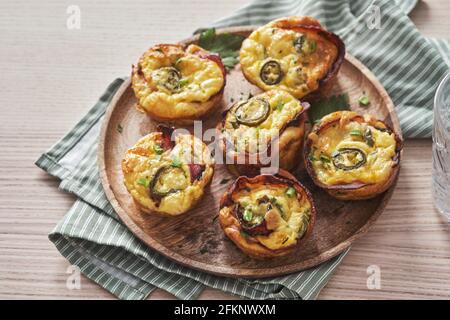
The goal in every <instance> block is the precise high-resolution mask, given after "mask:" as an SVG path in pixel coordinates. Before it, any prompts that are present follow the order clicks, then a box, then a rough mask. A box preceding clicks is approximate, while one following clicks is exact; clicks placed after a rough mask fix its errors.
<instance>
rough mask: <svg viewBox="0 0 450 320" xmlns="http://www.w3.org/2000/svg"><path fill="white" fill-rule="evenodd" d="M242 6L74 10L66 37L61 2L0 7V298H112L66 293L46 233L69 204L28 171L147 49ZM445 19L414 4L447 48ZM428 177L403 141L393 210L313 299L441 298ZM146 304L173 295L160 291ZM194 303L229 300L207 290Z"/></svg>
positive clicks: (423, 146)
mask: <svg viewBox="0 0 450 320" xmlns="http://www.w3.org/2000/svg"><path fill="white" fill-rule="evenodd" d="M245 3H247V1H246V0H227V1H220V2H217V1H213V0H193V1H189V2H187V1H182V0H152V1H145V0H140V1H133V2H131V1H127V2H109V1H108V2H107V1H106V0H102V1H96V2H95V3H93V2H92V1H87V0H82V1H77V5H79V7H80V9H81V14H82V16H81V17H82V24H81V29H80V30H68V29H67V28H66V17H67V14H66V8H67V3H65V2H61V1H58V0H45V1H40V2H39V3H30V2H29V1H24V0H21V1H10V2H6V1H3V2H1V3H0V42H1V50H0V68H1V70H2V77H0V85H1V87H2V92H1V94H0V108H1V114H2V120H3V121H2V126H0V146H1V148H2V151H3V152H2V153H0V298H7V299H19V298H27V299H37V298H41V299H42V298H44V299H55V298H58V299H73V298H77V299H96V298H102V299H103V298H113V296H112V295H111V294H109V293H108V292H107V291H105V290H104V289H102V288H100V287H99V286H97V285H96V284H95V283H92V282H91V281H90V280H88V279H86V278H84V277H83V278H82V280H81V289H80V290H76V289H75V290H69V289H67V287H66V280H67V277H68V274H67V273H66V271H67V268H68V266H69V264H68V263H67V261H66V260H65V259H64V258H63V257H61V256H60V255H59V253H58V252H57V250H56V249H55V248H54V246H53V245H52V244H51V243H50V242H49V241H48V239H47V234H48V233H49V232H50V231H51V230H52V228H53V227H54V226H55V225H56V223H57V222H58V221H59V220H60V219H61V218H62V217H63V215H64V213H65V212H66V211H67V210H68V209H69V207H70V206H71V204H72V203H73V201H74V198H73V197H72V196H71V195H68V194H65V193H63V192H60V191H57V187H58V181H57V180H56V179H54V178H51V177H49V176H48V175H47V174H45V173H44V172H42V171H41V170H39V169H38V168H36V167H35V166H34V165H33V162H34V161H35V160H36V159H37V157H38V156H39V155H40V154H41V153H42V152H43V151H44V150H46V149H47V148H48V147H49V146H51V145H52V144H53V143H54V142H55V141H56V140H57V139H59V138H60V137H61V136H62V135H63V134H64V133H66V132H67V130H69V129H70V128H71V127H72V126H73V125H74V124H75V123H76V121H77V120H78V119H79V118H80V116H81V115H82V114H83V113H85V112H86V111H87V110H88V109H89V108H90V106H91V105H92V104H93V103H94V102H95V101H96V100H97V98H98V96H99V94H100V93H101V92H102V91H103V90H104V88H105V87H106V85H107V83H108V82H109V81H111V80H112V79H113V78H115V77H117V76H122V75H126V74H128V73H129V70H130V64H131V63H132V62H134V61H135V59H136V58H137V57H138V56H139V55H140V54H141V52H142V51H143V50H145V49H146V48H147V47H148V46H150V45H151V44H152V43H156V42H159V41H161V39H164V40H165V41H166V42H171V41H177V40H179V39H181V38H185V37H187V36H188V35H189V34H190V33H191V32H192V31H193V30H195V29H196V28H198V27H200V26H205V25H208V23H210V22H211V21H214V20H215V19H218V18H220V17H222V16H224V15H227V14H229V13H231V12H233V11H234V10H235V9H237V8H238V7H240V6H242V5H243V4H245ZM146 12H148V14H143V13H146ZM155 13H158V14H155ZM182 13H184V14H185V15H186V16H188V18H186V16H183V15H182ZM448 16H450V2H448V1H445V0H433V1H426V2H421V3H420V4H419V6H418V7H417V8H416V9H415V10H414V11H413V13H412V18H413V20H414V21H415V22H416V24H417V25H418V27H419V29H420V30H422V31H423V33H424V34H426V35H429V36H438V37H447V38H450V34H449V30H450V20H449V19H448ZM430 176H431V141H430V140H409V141H407V142H406V144H405V154H404V161H403V167H402V170H401V173H400V179H399V182H398V186H397V189H396V191H395V193H394V196H393V198H392V201H391V202H390V204H389V205H388V208H387V210H386V211H385V212H384V213H383V215H382V216H381V217H380V219H379V221H378V222H377V223H376V224H375V225H374V227H373V228H372V229H371V231H370V232H369V233H368V234H367V235H366V236H365V237H363V238H362V239H361V240H360V241H358V242H357V243H356V244H355V245H354V246H353V248H352V250H351V252H350V253H349V255H348V256H347V257H346V258H345V259H344V261H343V263H342V265H341V266H340V267H339V268H338V270H337V272H336V274H335V275H334V276H333V277H332V279H331V281H330V282H329V283H328V284H327V286H326V287H325V288H324V290H323V291H322V292H321V294H320V298H321V299H349V298H351V299H386V298H387V299H390V298H400V299H405V298H408V299H418V298H426V299H427V298H445V299H449V298H450V230H449V229H450V227H449V224H448V223H446V222H444V221H442V219H441V218H440V216H439V214H438V213H437V212H436V211H435V210H434V208H433V205H432V198H431V193H430V187H431V180H430ZM370 265H377V266H379V267H380V270H381V289H380V290H369V289H368V288H367V285H366V281H367V277H368V275H367V273H366V272H367V267H368V266H370ZM151 298H157V299H171V298H173V296H171V295H170V294H168V293H166V292H164V291H162V290H157V291H155V292H154V293H153V294H152V295H151ZM201 298H203V299H205V298H207V299H218V298H234V297H232V296H229V295H226V294H224V293H222V292H219V291H217V290H212V289H207V290H205V291H204V292H203V293H202V295H201Z"/></svg>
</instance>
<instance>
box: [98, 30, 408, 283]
mask: <svg viewBox="0 0 450 320" xmlns="http://www.w3.org/2000/svg"><path fill="white" fill-rule="evenodd" d="M253 30H254V28H253V27H235V28H227V29H221V30H218V31H217V32H218V33H221V32H232V33H236V34H241V35H244V36H248V35H249V34H250V33H251V32H252V31H253ZM197 40H198V38H197V36H195V37H192V38H190V39H187V40H185V41H183V43H192V42H196V41H197ZM333 90H334V92H332V94H340V93H348V95H349V97H350V104H351V109H352V110H354V111H357V112H360V113H371V114H373V115H375V116H377V117H378V118H380V119H381V120H384V121H386V123H388V124H389V125H390V126H392V127H393V128H394V129H395V130H396V131H397V132H398V133H399V134H400V135H401V131H400V126H399V122H398V119H397V115H396V113H395V111H394V105H393V103H392V101H391V99H390V98H389V96H388V94H387V93H386V91H385V90H384V88H383V87H382V86H381V84H380V83H379V82H378V80H377V79H376V78H375V76H374V75H373V74H372V73H371V72H370V71H369V70H368V69H367V68H366V67H364V66H363V65H362V64H361V62H359V61H358V60H356V59H355V58H354V57H352V56H350V55H348V54H347V55H346V58H345V61H344V63H343V64H342V67H341V70H340V72H339V74H338V81H337V84H336V85H335V87H334V89H333ZM259 92H260V90H259V89H258V88H257V87H255V86H253V85H251V84H249V83H248V82H247V81H246V80H245V79H244V77H243V75H242V73H241V70H240V67H239V65H238V66H236V67H235V68H234V69H233V70H231V71H230V73H229V74H228V75H227V84H226V87H225V93H224V98H223V101H222V106H221V107H219V108H218V109H219V110H217V112H215V114H213V115H211V116H210V117H209V118H208V119H207V120H205V121H204V122H203V129H204V130H205V129H208V128H211V127H215V126H216V124H217V122H218V121H219V117H220V113H221V112H222V110H224V109H225V108H227V106H229V104H230V101H232V100H233V101H237V100H239V99H244V98H247V97H248V94H249V93H252V94H257V93H259ZM363 93H364V94H366V95H368V96H369V97H370V101H371V103H370V106H368V107H360V106H359V104H358V98H359V97H360V96H361V95H362V94H363ZM135 104H136V99H135V97H134V93H133V90H132V88H131V85H130V80H127V81H125V82H124V83H123V84H122V86H121V87H120V88H119V90H118V92H117V93H116V95H115V96H114V98H113V100H112V101H111V104H110V105H109V108H108V110H107V112H106V115H105V118H104V123H103V127H102V131H101V136H100V143H99V151H98V152H99V154H98V158H99V167H100V176H101V179H102V183H103V187H104V189H105V192H106V195H107V197H108V199H109V201H110V202H111V204H112V206H113V208H114V209H115V210H116V212H117V214H118V215H119V217H120V218H121V219H122V221H123V222H124V223H125V224H126V225H127V226H128V228H129V229H130V230H131V231H132V232H133V233H134V234H135V235H136V236H137V237H138V238H140V239H141V240H142V241H143V242H145V243H146V244H147V245H148V246H149V247H151V248H152V249H154V250H156V251H157V252H159V253H161V254H162V255H164V256H166V257H168V258H170V259H172V260H173V261H176V262H177V263H180V264H182V265H184V266H187V267H191V268H194V269H197V270H201V271H205V272H209V273H213V274H217V275H224V276H232V277H238V276H239V277H253V278H256V277H272V276H279V275H282V274H287V273H292V272H296V271H300V270H303V269H307V268H310V267H314V266H316V265H318V264H320V263H322V262H324V261H326V260H328V259H330V258H332V257H334V256H336V255H337V254H339V253H341V252H342V251H344V250H345V249H346V248H348V247H349V246H350V245H351V243H352V242H353V241H355V240H356V239H357V238H359V237H360V236H362V235H363V234H364V233H365V232H367V230H368V229H369V227H370V226H371V225H372V224H373V223H374V222H375V220H376V219H377V218H378V216H379V215H380V214H381V212H382V211H383V209H384V208H385V206H386V204H387V202H388V201H389V199H390V198H391V195H392V192H393V189H394V186H392V187H391V188H390V189H389V190H388V191H386V192H385V193H384V194H382V195H380V196H378V197H376V198H374V199H370V200H364V201H339V200H336V199H334V198H332V197H330V196H329V195H327V194H326V193H325V192H324V191H322V190H321V189H319V188H317V187H316V186H315V185H314V184H313V183H312V181H311V179H310V178H309V177H308V175H307V173H306V172H305V171H304V170H303V168H298V170H297V171H296V172H295V173H294V174H295V175H296V177H297V178H298V179H299V180H300V181H301V182H302V183H303V184H304V185H305V186H306V187H307V188H308V189H309V190H310V191H311V193H312V195H313V197H314V200H315V202H316V206H317V219H316V225H315V227H314V231H313V234H312V236H311V237H310V238H309V239H308V240H306V241H305V242H302V243H303V244H302V245H301V246H300V247H298V249H297V250H296V251H295V252H294V253H293V254H291V255H288V256H285V257H281V258H275V259H268V260H256V259H252V258H249V257H248V256H247V255H245V254H244V253H242V252H241V251H240V250H239V249H238V248H237V247H236V246H235V245H234V244H233V243H232V242H231V241H230V240H228V238H227V237H225V235H224V233H223V231H222V229H221V228H220V225H219V222H218V219H217V217H218V210H219V201H220V198H221V197H222V195H223V193H224V192H225V191H226V189H227V188H228V186H229V185H230V184H231V183H232V181H233V179H234V178H233V176H232V175H231V174H229V173H228V172H227V170H226V168H225V166H224V165H216V168H215V173H214V177H213V180H212V183H211V185H210V187H209V188H208V189H207V190H206V192H205V195H204V197H203V198H202V199H201V200H200V202H199V204H198V205H197V206H196V207H195V208H193V209H192V210H191V211H189V212H188V213H186V214H184V215H181V216H178V217H160V216H155V215H149V214H146V213H143V212H141V211H139V210H138V208H137V206H136V205H135V204H134V202H133V199H132V197H131V196H130V194H129V193H128V192H127V190H126V188H125V186H124V184H123V175H122V170H121V161H122V157H123V156H124V154H125V151H126V150H127V149H128V148H130V147H131V146H132V145H133V144H134V143H135V142H136V141H137V140H138V139H139V138H141V137H142V136H144V135H146V134H148V133H150V132H152V131H154V130H155V127H156V124H157V123H156V122H154V121H152V120H151V119H150V118H149V117H148V116H146V115H144V114H142V113H140V112H138V111H137V110H136V108H135ZM118 127H121V128H122V130H118V129H117V128H118ZM187 129H191V128H189V127H188V128H187ZM119 131H122V132H119ZM207 144H208V142H207ZM299 156H300V155H299ZM225 179H228V182H226V183H224V180H225ZM394 185H395V184H394Z"/></svg>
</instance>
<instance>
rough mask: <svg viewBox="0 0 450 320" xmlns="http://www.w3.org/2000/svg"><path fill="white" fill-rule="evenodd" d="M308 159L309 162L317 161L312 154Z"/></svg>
mask: <svg viewBox="0 0 450 320" xmlns="http://www.w3.org/2000/svg"><path fill="white" fill-rule="evenodd" d="M308 158H309V160H310V161H317V158H316V157H314V154H313V153H312V152H311V153H310V154H309V157H308Z"/></svg>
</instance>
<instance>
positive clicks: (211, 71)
mask: <svg viewBox="0 0 450 320" xmlns="http://www.w3.org/2000/svg"><path fill="white" fill-rule="evenodd" d="M199 50H200V51H202V52H204V53H206V51H204V50H203V49H201V48H199V47H197V46H195V45H191V46H189V47H188V48H187V49H186V51H183V49H182V47H180V46H172V47H170V48H169V49H168V50H167V51H168V52H167V53H166V54H163V53H162V51H161V50H159V49H158V47H155V48H152V49H150V50H149V51H147V52H146V53H145V54H144V56H143V57H142V58H141V59H140V61H139V66H138V67H139V68H140V70H141V72H133V76H132V84H133V89H134V91H135V94H136V97H137V98H138V100H139V107H140V108H141V109H143V110H144V111H150V112H152V113H154V114H157V115H158V116H159V117H162V118H177V117H189V116H192V115H195V114H198V113H199V112H202V111H203V109H205V108H209V107H210V106H209V105H207V104H205V103H206V102H208V101H209V100H210V99H211V97H213V96H214V95H215V94H217V93H218V92H219V91H220V90H221V89H222V87H223V85H224V83H225V80H224V76H223V73H222V69H221V68H220V67H219V65H218V64H217V63H216V62H214V61H212V60H210V59H206V58H202V57H200V56H199V55H197V54H194V52H196V51H199ZM167 67H173V68H175V69H177V70H178V71H179V73H180V74H181V79H180V83H181V87H180V89H178V90H176V91H174V92H171V91H170V90H167V89H165V88H164V87H163V86H161V85H159V83H160V81H161V72H160V70H161V68H167Z"/></svg>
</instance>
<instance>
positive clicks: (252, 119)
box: [234, 98, 270, 127]
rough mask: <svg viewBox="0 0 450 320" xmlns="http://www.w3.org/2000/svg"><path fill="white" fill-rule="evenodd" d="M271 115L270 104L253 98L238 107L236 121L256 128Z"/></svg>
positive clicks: (235, 112) (235, 113)
mask: <svg viewBox="0 0 450 320" xmlns="http://www.w3.org/2000/svg"><path fill="white" fill-rule="evenodd" d="M269 114H270V105H269V102H268V101H267V100H265V99H262V98H253V99H250V100H248V101H246V102H244V103H241V104H240V105H238V107H237V108H236V110H235V111H234V115H235V117H236V121H237V122H238V123H240V124H243V125H246V126H250V127H254V126H257V125H259V124H260V123H262V122H264V121H265V120H266V119H267V117H268V116H269Z"/></svg>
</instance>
